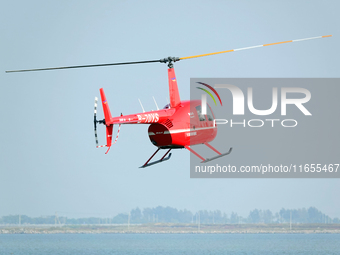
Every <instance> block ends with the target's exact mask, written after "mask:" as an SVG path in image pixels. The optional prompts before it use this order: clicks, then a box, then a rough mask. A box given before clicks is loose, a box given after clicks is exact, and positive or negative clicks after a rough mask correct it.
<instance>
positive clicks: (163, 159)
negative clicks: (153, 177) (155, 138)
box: [139, 148, 171, 168]
mask: <svg viewBox="0 0 340 255" xmlns="http://www.w3.org/2000/svg"><path fill="white" fill-rule="evenodd" d="M160 149H161V148H158V149H157V150H156V152H155V153H154V154H152V156H151V157H150V158H149V159H148V161H146V162H145V164H144V165H142V166H140V167H139V168H144V167H148V166H152V165H154V164H157V163H161V162H163V161H166V160H168V159H170V157H171V153H170V154H169V156H168V157H165V156H166V155H168V153H169V152H170V151H171V149H169V150H168V151H167V152H166V153H165V154H164V156H163V157H162V158H161V159H160V160H156V161H154V162H151V163H149V162H150V160H151V159H152V158H153V157H154V156H155V155H156V154H157V152H158V151H159V150H160Z"/></svg>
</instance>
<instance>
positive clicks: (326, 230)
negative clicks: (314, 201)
mask: <svg viewBox="0 0 340 255" xmlns="http://www.w3.org/2000/svg"><path fill="white" fill-rule="evenodd" d="M290 227H291V228H290ZM194 233H195V234H340V224H292V226H290V224H287V223H285V224H201V225H197V224H174V223H155V224H138V225H137V224H134V225H127V224H114V225H109V224H101V225H99V224H98V225H47V224H46V225H41V226H39V225H11V226H9V225H1V226H0V234H194Z"/></svg>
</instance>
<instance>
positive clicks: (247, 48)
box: [179, 35, 332, 60]
mask: <svg viewBox="0 0 340 255" xmlns="http://www.w3.org/2000/svg"><path fill="white" fill-rule="evenodd" d="M331 36H332V35H323V36H316V37H310V38H304V39H297V40H290V41H283V42H276V43H268V44H262V45H256V46H251V47H245V48H239V49H234V50H226V51H219V52H213V53H207V54H202V55H195V56H189V57H183V58H179V59H180V60H182V59H190V58H199V57H206V56H211V55H216V54H222V53H228V52H233V51H240V50H249V49H254V48H259V47H263V46H271V45H276V44H282V43H290V42H300V41H306V40H312V39H319V38H325V37H331Z"/></svg>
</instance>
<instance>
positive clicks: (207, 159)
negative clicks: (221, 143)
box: [184, 143, 233, 163]
mask: <svg viewBox="0 0 340 255" xmlns="http://www.w3.org/2000/svg"><path fill="white" fill-rule="evenodd" d="M204 144H205V145H206V146H207V147H209V148H210V149H212V150H213V151H214V152H216V153H217V154H218V155H217V156H215V157H212V158H206V159H205V158H203V157H202V156H201V155H199V154H198V153H197V152H196V151H194V150H193V149H191V148H190V147H189V146H184V147H185V148H186V149H187V150H188V151H190V152H191V153H193V154H194V155H195V156H197V157H199V158H200V159H202V160H203V161H202V162H201V163H207V162H209V161H212V160H214V159H218V158H221V157H224V156H227V155H229V154H230V153H231V151H232V150H233V148H230V149H229V151H228V152H226V153H223V154H222V153H221V152H219V151H218V150H216V149H215V148H214V147H212V146H211V145H210V144H208V143H204Z"/></svg>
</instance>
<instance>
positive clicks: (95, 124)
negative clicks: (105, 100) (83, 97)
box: [93, 97, 105, 148]
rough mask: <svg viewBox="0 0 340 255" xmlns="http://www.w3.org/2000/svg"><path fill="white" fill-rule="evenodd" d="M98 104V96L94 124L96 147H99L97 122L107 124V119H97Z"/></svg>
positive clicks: (95, 99)
mask: <svg viewBox="0 0 340 255" xmlns="http://www.w3.org/2000/svg"><path fill="white" fill-rule="evenodd" d="M97 105H98V98H97V97H95V98H94V117H93V124H94V137H95V139H96V147H97V148H98V147H99V146H98V135H97V123H101V124H105V119H103V120H97Z"/></svg>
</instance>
